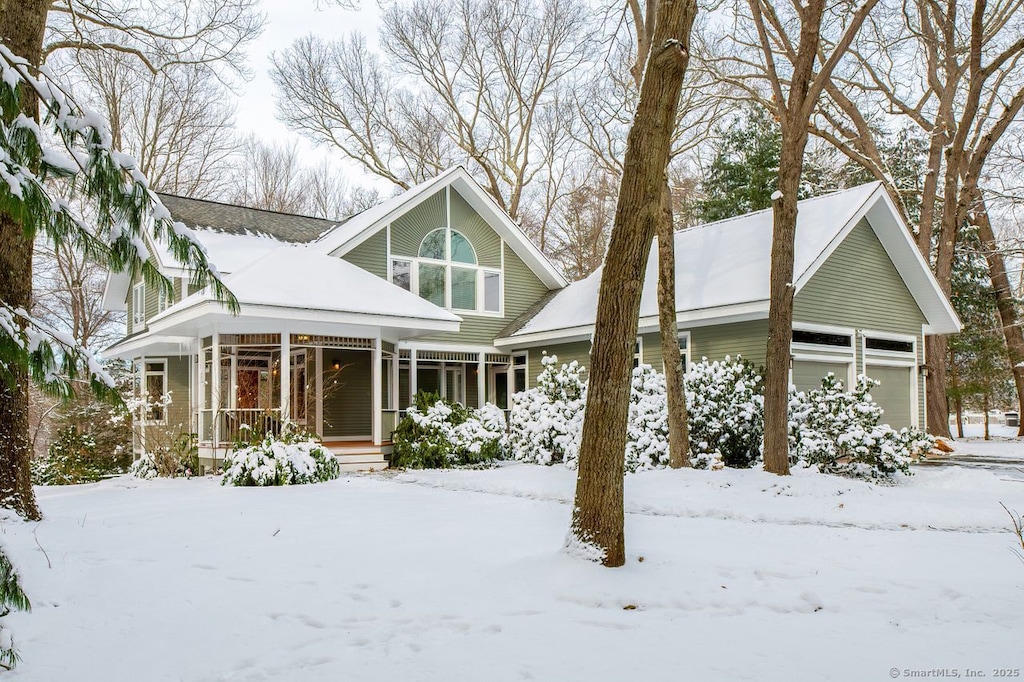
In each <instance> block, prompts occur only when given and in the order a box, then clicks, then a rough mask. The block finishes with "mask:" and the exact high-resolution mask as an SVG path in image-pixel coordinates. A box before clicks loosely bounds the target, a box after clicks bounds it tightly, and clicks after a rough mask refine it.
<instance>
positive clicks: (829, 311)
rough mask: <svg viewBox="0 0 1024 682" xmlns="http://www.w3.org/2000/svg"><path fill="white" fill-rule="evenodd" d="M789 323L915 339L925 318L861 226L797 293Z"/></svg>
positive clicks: (862, 224) (864, 225)
mask: <svg viewBox="0 0 1024 682" xmlns="http://www.w3.org/2000/svg"><path fill="white" fill-rule="evenodd" d="M793 319H794V320H796V321H797V322H798V323H799V322H811V323H817V324H830V325H836V326H846V327H854V328H857V329H872V330H875V331H883V332H898V333H901V334H910V335H913V336H917V335H918V334H920V333H921V325H922V324H924V322H925V318H924V315H923V314H922V313H921V309H920V308H918V307H917V303H916V302H915V301H914V297H913V296H912V295H911V294H910V291H909V290H908V289H907V286H906V284H904V282H903V279H902V278H901V277H900V274H899V272H897V270H896V267H895V266H894V265H893V264H892V261H891V260H889V256H888V254H886V252H885V249H884V248H883V247H882V244H881V243H880V242H879V241H878V238H877V237H876V236H875V233H874V231H873V230H872V229H871V226H870V225H868V223H867V222H866V221H861V222H860V223H859V224H858V225H857V226H856V227H855V228H853V230H852V231H851V232H850V234H849V235H848V236H847V237H846V239H844V240H843V243H842V244H840V245H839V247H838V248H837V249H836V250H835V252H834V253H833V254H832V256H831V257H830V258H829V259H828V261H826V262H825V263H824V264H823V265H822V266H821V268H819V269H818V271H817V272H816V273H814V276H813V277H811V279H810V281H809V282H807V284H806V285H805V286H804V287H803V289H801V290H800V291H799V292H798V293H797V295H796V298H795V300H794V302H793Z"/></svg>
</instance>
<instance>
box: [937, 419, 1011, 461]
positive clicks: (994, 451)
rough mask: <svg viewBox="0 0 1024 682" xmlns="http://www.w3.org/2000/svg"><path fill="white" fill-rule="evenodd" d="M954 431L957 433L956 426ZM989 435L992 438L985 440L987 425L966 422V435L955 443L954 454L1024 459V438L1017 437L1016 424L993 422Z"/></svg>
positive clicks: (987, 457)
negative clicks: (1007, 424) (1008, 424)
mask: <svg viewBox="0 0 1024 682" xmlns="http://www.w3.org/2000/svg"><path fill="white" fill-rule="evenodd" d="M953 433H954V434H955V433H956V427H954V428H953ZM989 437H990V440H985V427H984V426H982V425H981V424H964V437H963V438H958V439H957V440H956V441H955V442H954V443H953V447H954V448H955V449H956V450H955V452H954V455H955V456H961V455H966V456H968V457H984V458H986V459H989V458H991V459H1012V460H1018V461H1021V460H1024V439H1020V438H1018V437H1017V427H1016V426H1003V425H1002V424H992V425H991V426H990V427H989Z"/></svg>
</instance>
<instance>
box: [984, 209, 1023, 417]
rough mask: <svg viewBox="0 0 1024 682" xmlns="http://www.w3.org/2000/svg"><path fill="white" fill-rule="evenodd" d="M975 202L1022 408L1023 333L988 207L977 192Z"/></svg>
mask: <svg viewBox="0 0 1024 682" xmlns="http://www.w3.org/2000/svg"><path fill="white" fill-rule="evenodd" d="M977 200H978V203H977V204H976V206H975V210H974V213H973V222H974V224H975V225H977V226H978V237H979V239H981V248H982V251H984V253H985V260H986V262H987V263H988V273H989V279H991V280H992V288H993V289H994V290H995V294H996V308H997V309H998V310H999V321H1000V322H1001V323H1002V327H1003V338H1004V339H1006V353H1007V356H1008V357H1009V360H1010V369H1011V370H1012V371H1013V384H1014V387H1015V388H1016V389H1017V406H1018V408H1017V409H1020V407H1021V406H1024V330H1021V326H1020V324H1021V323H1020V318H1019V316H1018V315H1017V302H1016V301H1015V300H1014V297H1013V287H1012V286H1011V285H1010V277H1009V275H1008V274H1007V272H1006V261H1005V260H1004V259H1003V254H1002V253H1001V252H1000V251H999V244H998V243H997V242H996V235H995V232H994V231H993V230H992V222H991V221H990V220H989V216H988V206H986V204H985V199H984V197H982V196H981V193H980V192H978V196H977ZM1017 435H1018V436H1024V421H1022V422H1021V426H1019V427H1018V428H1017Z"/></svg>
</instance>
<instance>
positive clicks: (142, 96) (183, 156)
mask: <svg viewBox="0 0 1024 682" xmlns="http://www.w3.org/2000/svg"><path fill="white" fill-rule="evenodd" d="M70 66H71V67H73V68H75V69H77V70H78V71H80V72H81V74H82V78H81V79H80V80H81V83H80V87H79V91H80V92H82V93H83V96H85V97H88V98H89V99H90V100H91V102H92V103H93V106H95V107H96V108H97V110H98V111H99V112H100V113H102V114H103V115H104V116H105V117H106V118H107V120H108V121H109V122H110V129H111V133H112V135H113V138H114V144H115V145H116V146H117V147H118V148H119V149H124V150H125V151H128V152H129V153H131V154H132V155H133V156H134V157H135V158H136V160H137V161H138V163H139V167H140V169H141V170H142V172H144V173H145V174H146V176H147V177H148V178H149V180H150V182H151V183H152V185H153V186H154V187H155V188H157V189H159V190H160V191H163V192H170V193H172V194H180V195H184V196H195V197H211V196H217V195H219V194H222V193H223V192H224V191H225V190H226V188H227V185H228V177H229V171H230V168H231V163H230V162H231V157H232V155H234V154H235V153H236V151H237V148H238V142H237V140H236V137H235V134H234V121H233V118H234V105H233V104H232V103H231V97H230V96H229V94H230V93H229V92H228V91H227V88H226V87H225V86H224V85H223V84H221V83H220V81H218V80H217V79H215V78H211V77H210V76H211V74H210V68H209V67H208V66H207V65H195V64H181V65H175V66H168V67H166V68H164V69H162V70H161V71H158V72H156V73H152V72H150V71H149V70H148V69H146V68H144V67H143V66H141V65H140V64H139V63H138V62H137V61H135V60H134V59H133V58H131V57H130V56H128V55H125V54H123V53H121V52H101V51H89V52H79V53H77V54H76V55H75V59H74V62H73V63H72V64H71V65H70Z"/></svg>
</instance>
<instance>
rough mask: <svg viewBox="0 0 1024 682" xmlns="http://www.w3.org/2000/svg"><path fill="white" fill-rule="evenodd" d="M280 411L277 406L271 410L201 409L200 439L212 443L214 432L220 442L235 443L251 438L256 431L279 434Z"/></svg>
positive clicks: (258, 432)
mask: <svg viewBox="0 0 1024 682" xmlns="http://www.w3.org/2000/svg"><path fill="white" fill-rule="evenodd" d="M280 412H281V411H280V410H279V409H277V408H274V409H270V410H267V409H244V410H243V409H235V410H220V411H219V412H214V411H213V410H200V424H201V425H202V427H201V429H200V432H199V440H200V441H202V442H207V443H212V442H213V441H214V434H217V441H218V442H219V443H234V442H235V441H238V440H249V439H250V437H251V436H252V434H254V433H255V434H268V433H269V434H274V435H277V434H279V433H281V414H280ZM215 426H216V427H217V428H216V429H215V428H214V427H215ZM243 432H244V433H243Z"/></svg>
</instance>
